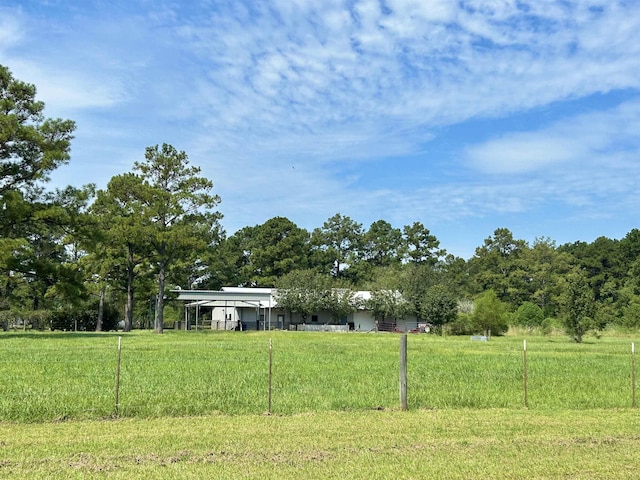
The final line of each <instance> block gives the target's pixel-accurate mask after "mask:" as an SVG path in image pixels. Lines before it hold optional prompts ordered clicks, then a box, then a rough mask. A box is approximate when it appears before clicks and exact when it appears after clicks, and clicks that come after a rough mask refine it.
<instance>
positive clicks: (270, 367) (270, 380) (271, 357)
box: [267, 339, 273, 415]
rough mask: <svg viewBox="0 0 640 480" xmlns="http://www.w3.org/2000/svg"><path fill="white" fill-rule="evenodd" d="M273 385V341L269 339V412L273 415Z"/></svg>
mask: <svg viewBox="0 0 640 480" xmlns="http://www.w3.org/2000/svg"><path fill="white" fill-rule="evenodd" d="M272 385H273V343H272V342H271V339H269V407H268V410H267V412H268V413H269V415H271V392H272Z"/></svg>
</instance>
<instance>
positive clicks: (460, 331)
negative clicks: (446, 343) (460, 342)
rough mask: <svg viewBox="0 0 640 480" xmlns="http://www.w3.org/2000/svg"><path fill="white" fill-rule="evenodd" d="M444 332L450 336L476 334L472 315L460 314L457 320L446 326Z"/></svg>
mask: <svg viewBox="0 0 640 480" xmlns="http://www.w3.org/2000/svg"><path fill="white" fill-rule="evenodd" d="M444 331H445V332H446V333H447V334H448V335H471V334H473V333H476V326H475V324H474V322H473V316H472V315H471V314H470V313H458V315H457V316H456V318H455V319H453V320H452V321H450V322H449V323H447V324H446V326H445V328H444Z"/></svg>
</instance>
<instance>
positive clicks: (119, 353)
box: [115, 337, 122, 417]
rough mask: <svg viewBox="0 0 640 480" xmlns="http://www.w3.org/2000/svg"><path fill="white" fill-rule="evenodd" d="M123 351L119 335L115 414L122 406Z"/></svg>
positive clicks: (116, 414)
mask: <svg viewBox="0 0 640 480" xmlns="http://www.w3.org/2000/svg"><path fill="white" fill-rule="evenodd" d="M121 352H122V337H118V363H117V367H116V405H115V416H116V417H117V416H118V408H119V407H120V356H121Z"/></svg>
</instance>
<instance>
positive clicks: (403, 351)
mask: <svg viewBox="0 0 640 480" xmlns="http://www.w3.org/2000/svg"><path fill="white" fill-rule="evenodd" d="M400 408H401V409H402V410H407V409H408V408H409V407H408V404H407V334H406V333H404V334H402V335H401V336H400Z"/></svg>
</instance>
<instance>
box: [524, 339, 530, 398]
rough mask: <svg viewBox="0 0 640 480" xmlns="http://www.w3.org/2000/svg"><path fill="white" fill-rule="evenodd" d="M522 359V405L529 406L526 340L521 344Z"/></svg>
mask: <svg viewBox="0 0 640 480" xmlns="http://www.w3.org/2000/svg"><path fill="white" fill-rule="evenodd" d="M523 360H524V406H525V407H526V408H529V400H528V399H527V341H526V340H525V341H524V345H523Z"/></svg>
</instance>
